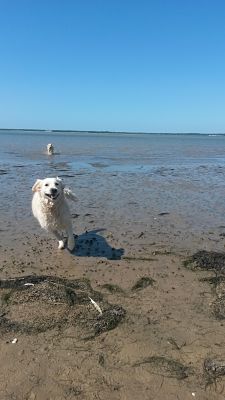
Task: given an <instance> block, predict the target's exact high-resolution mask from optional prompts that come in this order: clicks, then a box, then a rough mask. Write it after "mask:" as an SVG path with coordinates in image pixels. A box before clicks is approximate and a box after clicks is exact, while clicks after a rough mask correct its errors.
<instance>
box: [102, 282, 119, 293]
mask: <svg viewBox="0 0 225 400" xmlns="http://www.w3.org/2000/svg"><path fill="white" fill-rule="evenodd" d="M101 287H102V288H103V289H106V290H108V291H109V292H110V293H124V291H123V289H121V288H120V287H119V286H118V285H114V284H112V283H105V284H104V285H102V286H101Z"/></svg>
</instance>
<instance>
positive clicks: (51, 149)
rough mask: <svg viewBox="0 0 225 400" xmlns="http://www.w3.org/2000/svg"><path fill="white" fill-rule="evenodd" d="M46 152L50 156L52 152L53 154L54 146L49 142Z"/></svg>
mask: <svg viewBox="0 0 225 400" xmlns="http://www.w3.org/2000/svg"><path fill="white" fill-rule="evenodd" d="M47 153H48V154H49V155H50V156H51V155H52V154H54V146H53V144H51V143H49V144H47Z"/></svg>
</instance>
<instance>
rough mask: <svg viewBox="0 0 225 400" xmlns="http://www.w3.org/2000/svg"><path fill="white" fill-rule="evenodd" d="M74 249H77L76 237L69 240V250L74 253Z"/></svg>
mask: <svg viewBox="0 0 225 400" xmlns="http://www.w3.org/2000/svg"><path fill="white" fill-rule="evenodd" d="M74 247H75V240H74V237H72V238H68V242H67V248H68V249H69V250H70V251H73V249H74Z"/></svg>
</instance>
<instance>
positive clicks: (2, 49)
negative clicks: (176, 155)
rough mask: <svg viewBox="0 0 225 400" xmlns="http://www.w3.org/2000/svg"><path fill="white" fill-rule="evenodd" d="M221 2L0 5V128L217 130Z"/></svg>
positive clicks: (220, 125) (223, 65) (221, 111)
mask: <svg viewBox="0 0 225 400" xmlns="http://www.w3.org/2000/svg"><path fill="white" fill-rule="evenodd" d="M224 20H225V2H224V1H222V0H221V1H217V0H215V1H213V0H211V1H208V0H204V1H203V0H195V1H194V0H189V1H184V0H164V1H163V0H155V1H151V0H149V1H145V0H139V1H133V0H129V1H128V0H60V1H59V0H45V1H43V0H0V38H1V39H0V127H1V128H43V129H75V130H79V129H80V130H116V131H144V132H220V133H224V132H225V24H224Z"/></svg>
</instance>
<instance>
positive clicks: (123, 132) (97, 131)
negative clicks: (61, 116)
mask: <svg viewBox="0 0 225 400" xmlns="http://www.w3.org/2000/svg"><path fill="white" fill-rule="evenodd" d="M6 131H7V132H41V133H46V134H51V133H86V134H89V133H97V134H121V135H174V136H185V135H188V136H190V135H193V136H194V135H195V136H196V135H198V136H201V135H208V136H225V132H224V133H217V132H214V133H211V132H204V133H200V132H132V131H131V132H129V131H108V130H102V131H101V130H100V131H99V130H77V129H75V130H72V129H33V128H30V129H19V128H0V133H1V132H6Z"/></svg>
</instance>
